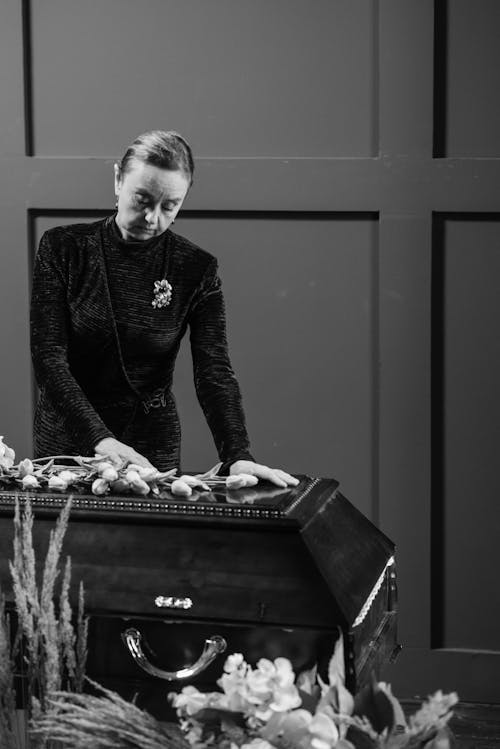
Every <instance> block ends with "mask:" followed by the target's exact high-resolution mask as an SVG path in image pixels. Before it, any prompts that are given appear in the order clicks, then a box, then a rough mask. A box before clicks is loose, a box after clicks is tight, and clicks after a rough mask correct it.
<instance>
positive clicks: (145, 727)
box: [31, 680, 188, 749]
mask: <svg viewBox="0 0 500 749" xmlns="http://www.w3.org/2000/svg"><path fill="white" fill-rule="evenodd" d="M89 683H90V684H92V686H93V687H94V688H95V689H96V690H97V691H98V692H101V693H102V694H103V696H102V697H96V696H92V695H88V694H73V693H70V692H56V693H54V694H53V695H52V696H51V698H50V699H49V702H50V708H49V710H48V711H47V712H46V713H45V714H44V715H42V716H40V717H39V718H37V719H36V720H34V721H33V722H32V728H31V735H32V736H34V737H40V738H41V739H50V740H51V742H53V746H54V747H72V748H73V749H186V747H188V744H187V743H186V741H185V739H184V738H183V737H182V734H181V732H180V729H179V728H178V727H177V726H175V725H169V724H165V723H159V722H158V721H157V720H155V718H153V717H152V716H151V715H150V714H149V713H147V712H145V711H144V710H140V709H139V708H138V707H136V705H134V704H133V703H130V702H127V701H126V700H124V699H122V698H121V697H120V696H119V695H118V694H116V693H115V692H111V691H109V690H108V689H104V688H103V687H101V686H100V685H99V684H96V683H95V682H92V681H90V680H89Z"/></svg>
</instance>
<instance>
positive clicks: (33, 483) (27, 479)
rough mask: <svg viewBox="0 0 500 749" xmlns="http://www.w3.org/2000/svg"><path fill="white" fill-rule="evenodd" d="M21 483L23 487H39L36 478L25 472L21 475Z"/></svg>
mask: <svg viewBox="0 0 500 749" xmlns="http://www.w3.org/2000/svg"><path fill="white" fill-rule="evenodd" d="M21 484H22V487H23V489H39V487H40V484H39V483H38V479H37V478H36V477H35V476H32V475H31V474H27V475H26V476H23V478H22V479H21Z"/></svg>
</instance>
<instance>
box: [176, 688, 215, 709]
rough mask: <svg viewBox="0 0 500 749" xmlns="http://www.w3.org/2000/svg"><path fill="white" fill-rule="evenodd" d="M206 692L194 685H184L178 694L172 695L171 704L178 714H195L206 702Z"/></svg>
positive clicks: (207, 696)
mask: <svg viewBox="0 0 500 749" xmlns="http://www.w3.org/2000/svg"><path fill="white" fill-rule="evenodd" d="M208 698H209V695H208V694H204V693H203V692H199V691H198V690H197V689H196V687H192V686H189V687H184V689H183V690H182V691H181V692H180V694H175V695H174V696H173V700H172V704H173V706H174V707H175V708H176V709H177V711H178V713H179V714H180V715H195V714H196V713H198V712H199V711H200V710H203V708H204V707H207V704H208Z"/></svg>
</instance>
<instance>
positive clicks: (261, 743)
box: [240, 739, 275, 749]
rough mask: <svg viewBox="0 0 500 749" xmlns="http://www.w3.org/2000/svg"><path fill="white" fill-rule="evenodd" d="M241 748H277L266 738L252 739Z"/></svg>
mask: <svg viewBox="0 0 500 749" xmlns="http://www.w3.org/2000/svg"><path fill="white" fill-rule="evenodd" d="M240 749H275V747H274V746H273V745H272V744H270V743H269V741H266V740H265V739H252V741H249V742H248V743H246V744H242V745H241V747H240Z"/></svg>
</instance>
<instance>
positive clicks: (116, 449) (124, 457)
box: [94, 437, 154, 468]
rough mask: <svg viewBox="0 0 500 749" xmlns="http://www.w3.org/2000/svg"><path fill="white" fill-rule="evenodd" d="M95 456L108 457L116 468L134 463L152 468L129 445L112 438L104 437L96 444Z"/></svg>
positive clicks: (146, 460)
mask: <svg viewBox="0 0 500 749" xmlns="http://www.w3.org/2000/svg"><path fill="white" fill-rule="evenodd" d="M94 450H95V452H96V455H102V456H106V457H108V458H109V459H110V460H111V462H112V463H114V464H115V465H116V466H117V467H120V468H121V467H122V466H124V465H127V463H135V464H136V465H138V466H143V467H144V468H154V466H153V465H152V464H151V463H150V462H149V460H148V459H147V458H145V457H144V456H143V455H141V454H140V453H138V452H137V451H136V450H134V448H133V447H130V445H126V444H125V443H124V442H120V441H119V440H116V439H115V438H114V437H105V438H104V439H103V440H101V441H100V442H98V443H97V445H96V446H95V448H94Z"/></svg>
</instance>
